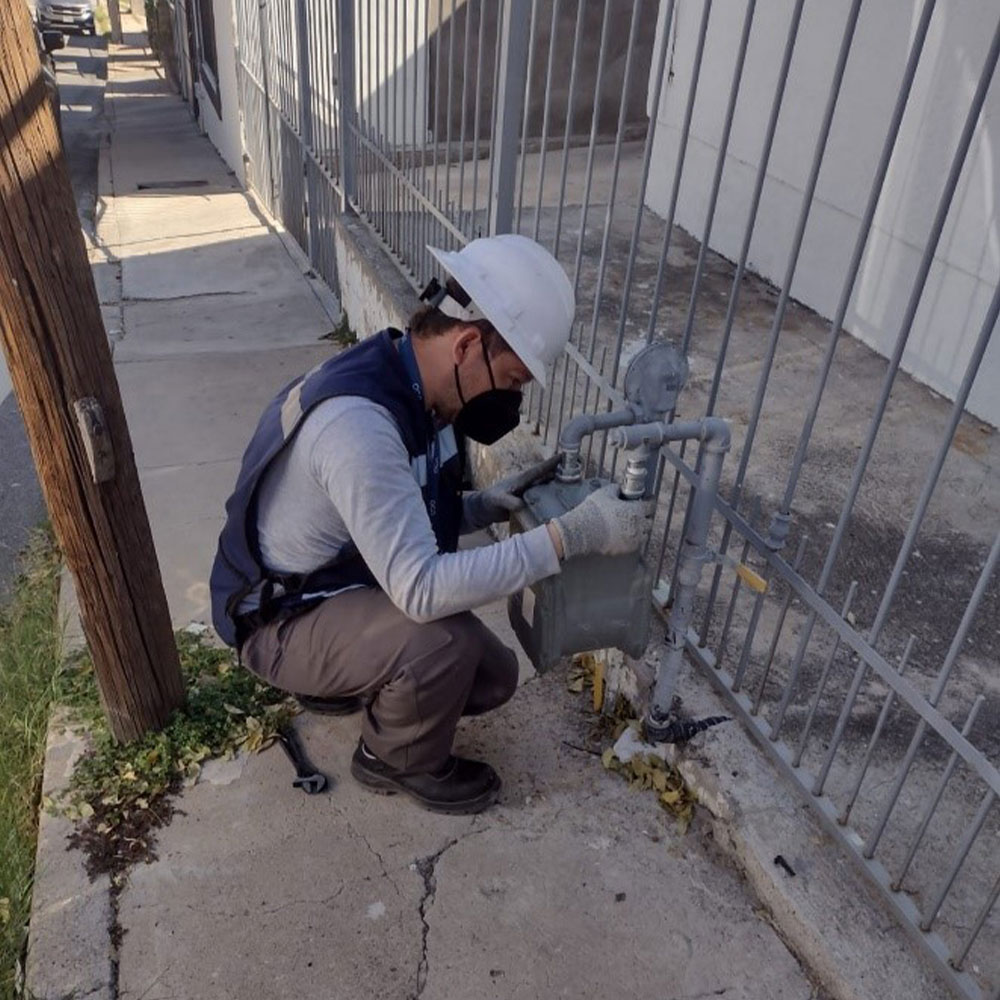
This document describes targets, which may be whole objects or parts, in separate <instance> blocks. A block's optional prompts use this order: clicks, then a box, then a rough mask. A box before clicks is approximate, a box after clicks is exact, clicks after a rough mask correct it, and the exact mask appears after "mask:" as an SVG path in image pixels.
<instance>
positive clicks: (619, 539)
mask: <svg viewBox="0 0 1000 1000" xmlns="http://www.w3.org/2000/svg"><path fill="white" fill-rule="evenodd" d="M652 515H653V506H652V503H651V502H650V501H648V500H622V499H621V498H620V497H619V495H618V484H617V483H608V484H607V486H602V487H601V488H600V489H599V490H596V491H595V492H594V493H591V494H590V496H588V497H587V499H586V500H584V501H583V503H581V504H579V505H578V506H576V507H574V508H573V509H572V510H568V511H566V513H565V514H562V515H560V516H559V517H556V518H553V519H552V522H551V523H552V524H553V525H555V528H556V530H557V531H558V532H559V537H560V538H561V539H562V547H563V558H564V559H572V558H573V557H574V556H582V555H588V554H593V555H604V556H617V555H622V554H623V553H625V552H635V551H637V550H638V549H639V548H641V546H642V544H643V542H645V540H646V536H647V535H648V534H649V527H650V522H651V520H652Z"/></svg>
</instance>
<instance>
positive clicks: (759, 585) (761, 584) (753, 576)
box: [733, 562, 767, 594]
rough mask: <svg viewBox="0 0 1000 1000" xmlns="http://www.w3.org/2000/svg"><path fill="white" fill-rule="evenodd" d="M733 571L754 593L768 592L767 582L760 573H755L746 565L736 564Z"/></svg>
mask: <svg viewBox="0 0 1000 1000" xmlns="http://www.w3.org/2000/svg"><path fill="white" fill-rule="evenodd" d="M733 569H735V570H736V575H737V576H738V577H739V578H740V579H741V580H742V581H743V582H744V583H745V584H746V585H747V586H748V587H749V588H750V589H751V590H753V591H756V593H758V594H763V593H766V591H767V580H765V579H764V577H762V576H761V575H760V573H757V572H755V571H754V570H752V569H751V568H750V567H749V566H747V565H746V563H741V562H738V563H735V564H734V566H733Z"/></svg>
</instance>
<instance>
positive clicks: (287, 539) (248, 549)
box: [211, 235, 648, 813]
mask: <svg viewBox="0 0 1000 1000" xmlns="http://www.w3.org/2000/svg"><path fill="white" fill-rule="evenodd" d="M431 252H432V253H433V254H434V256H435V257H436V258H437V260H438V261H439V262H440V263H441V264H442V266H443V267H444V268H445V270H446V271H447V272H448V273H449V274H450V275H451V277H450V278H449V280H448V282H447V285H446V286H445V287H443V288H442V287H440V286H437V284H436V282H434V283H432V285H431V286H429V288H428V291H427V292H425V294H424V298H426V299H429V304H428V305H426V306H425V307H424V308H422V309H421V310H420V311H418V312H417V313H416V315H415V316H414V317H413V318H412V320H411V322H410V327H409V329H408V330H407V331H406V332H405V333H401V332H399V331H398V330H392V329H389V330H383V331H382V332H381V333H379V334H377V335H375V336H373V337H371V338H369V339H367V340H364V341H362V342H361V343H359V344H357V345H355V346H354V347H352V348H351V349H349V350H347V351H345V352H343V353H342V354H339V355H337V356H335V357H333V358H331V359H330V360H328V361H326V362H325V363H323V364H322V365H320V366H319V367H318V368H315V369H314V370H313V371H311V372H309V373H308V374H306V375H304V376H302V377H301V378H299V379H297V380H296V381H294V382H293V383H292V384H291V385H289V386H288V387H287V388H285V389H284V390H282V392H281V393H279V395H278V396H277V397H276V398H275V399H274V400H273V401H272V402H271V404H270V405H269V406H268V407H267V409H266V410H265V411H264V414H263V416H262V417H261V420H260V423H259V424H258V426H257V430H256V431H255V433H254V435H253V438H252V439H251V441H250V444H249V446H248V448H247V451H246V454H245V455H244V457H243V465H242V468H241V470H240V474H239V478H238V480H237V483H236V488H235V491H234V493H233V495H232V496H231V497H230V499H229V501H228V502H227V505H226V512H227V521H226V525H225V527H224V529H223V531H222V535H221V538H220V540H219V550H218V553H217V555H216V559H215V565H214V567H213V570H212V578H211V587H212V608H213V618H214V622H215V627H216V629H217V630H218V632H219V634H220V635H221V636H222V638H223V639H224V640H225V641H226V642H228V643H229V644H230V645H233V646H236V647H237V648H238V649H239V650H240V654H241V657H242V660H243V662H244V663H245V665H246V666H247V667H248V668H249V669H250V670H252V671H253V672H254V673H255V674H257V675H258V676H259V677H261V678H262V679H263V680H264V681H266V682H267V683H268V684H272V685H275V686H277V687H279V688H282V689H284V690H286V691H289V692H294V693H295V694H296V695H298V696H299V697H300V700H302V701H303V703H304V704H305V705H306V707H314V708H317V709H325V710H327V711H330V712H338V711H343V712H347V711H351V710H353V709H357V708H362V709H363V712H364V716H363V719H362V724H361V739H360V741H359V743H358V746H357V749H356V750H355V752H354V757H353V759H352V761H351V773H352V774H353V776H354V777H355V778H356V779H357V780H358V781H359V782H360V783H361V784H362V785H365V786H367V787H368V788H371V789H373V790H376V791H382V792H404V793H406V794H408V795H410V796H412V797H413V798H414V799H416V801H417V802H419V803H420V804H421V805H423V806H425V807H426V808H428V809H432V810H436V811H440V812H449V813H471V812H477V811H479V810H481V809H483V808H485V807H486V806H488V805H489V804H490V803H492V802H493V801H494V800H495V799H496V797H497V794H498V792H499V790H500V778H499V777H498V776H497V773H496V772H495V771H494V770H493V768H492V767H491V766H490V765H489V764H486V763H483V762H480V761H475V760H467V759H464V758H461V757H455V756H453V755H452V753H451V747H452V740H453V737H454V734H455V728H456V725H457V724H458V720H459V718H460V717H461V716H463V715H478V714H480V713H482V712H487V711H489V710H490V709H493V708H497V707H498V706H499V705H502V704H503V703H504V702H506V701H507V700H508V699H509V698H510V697H511V696H512V695H513V693H514V689H515V687H516V684H517V674H518V666H517V658H516V656H515V654H514V652H513V651H512V650H511V649H508V648H507V647H506V646H504V645H503V643H501V642H500V640H499V639H498V638H497V637H496V636H495V635H494V634H493V633H492V632H491V631H490V630H489V629H488V628H486V626H485V625H483V623H482V622H481V621H480V620H479V619H478V618H476V617H475V615H473V614H472V613H471V609H472V608H475V607H478V606H480V605H484V604H488V603H489V602H491V601H495V600H498V599H500V598H504V597H506V596H508V595H509V594H512V593H514V592H516V591H518V590H521V589H522V588H524V587H526V586H528V585H530V584H532V583H535V582H536V581H538V580H540V579H542V578H544V577H547V576H551V575H552V574H555V573H558V572H559V571H560V561H561V560H563V559H567V558H571V557H573V556H576V555H580V554H583V553H588V552H601V553H608V554H613V553H618V552H625V551H630V550H632V549H635V548H637V547H638V545H639V543H640V540H641V538H642V537H643V534H644V532H645V529H646V523H645V520H646V517H647V516H648V510H647V509H646V507H645V505H643V504H636V503H630V502H626V501H622V500H619V499H617V496H616V495H614V494H611V493H609V492H607V491H599V492H598V493H595V494H594V495H593V496H591V497H590V498H589V499H588V500H587V501H586V502H584V503H583V504H581V505H580V506H579V507H578V508H576V509H575V510H573V511H571V512H569V513H567V514H565V515H564V516H562V517H560V518H558V519H556V520H554V521H552V522H550V523H548V524H544V525H541V526H539V527H537V528H535V529H533V530H531V531H528V532H526V533H523V534H518V535H516V536H514V537H512V538H509V539H507V540H506V541H502V542H498V543H497V544H494V545H490V546H486V547H482V548H473V549H469V550H466V551H461V552H459V551H456V549H457V546H458V539H459V535H460V534H462V533H463V532H470V531H475V530H477V529H480V528H483V527H485V526H486V525H488V524H491V523H494V522H498V521H501V520H504V519H506V518H507V516H508V514H509V513H510V511H511V510H514V509H517V508H518V507H520V506H521V505H522V503H523V501H522V500H521V498H520V494H521V493H522V492H523V491H524V489H526V488H527V486H528V485H530V484H531V483H532V482H535V481H539V480H541V479H543V478H545V477H548V476H551V474H552V470H553V468H554V463H553V462H551V461H550V462H546V463H543V464H542V465H540V466H537V467H535V468H534V469H529V470H528V471H527V472H525V473H521V474H519V475H515V476H512V477H510V478H508V479H504V480H502V481H500V482H498V483H496V484H495V485H494V486H492V487H491V488H489V489H486V490H482V491H480V492H471V493H463V492H462V484H463V479H464V461H465V455H464V438H466V437H468V438H471V439H473V440H474V441H481V442H483V443H484V444H492V443H493V442H494V441H496V440H497V439H498V438H500V437H502V436H503V435H504V434H507V433H508V432H509V431H511V430H512V429H513V428H514V427H515V426H516V425H517V423H518V420H519V410H520V405H521V389H522V387H523V386H524V385H525V384H526V383H527V382H529V381H530V380H531V379H532V378H536V379H538V380H539V381H544V379H545V376H546V370H547V368H548V367H549V366H550V365H551V364H552V363H553V362H554V361H555V360H556V358H557V357H558V356H559V355H560V354H561V352H562V350H563V348H564V347H565V346H566V342H567V340H568V338H569V333H570V327H571V324H572V321H573V313H574V302H573V291H572V288H571V286H570V283H569V281H568V280H567V278H566V275H565V273H564V272H563V270H562V268H561V266H560V265H559V264H558V262H557V261H556V260H555V259H554V258H553V257H552V256H551V255H550V254H549V253H548V251H547V250H545V249H543V248H542V247H541V246H540V245H539V244H537V243H535V242H533V241H532V240H529V239H527V238H525V237H522V236H514V235H505V236H496V237H490V238H487V239H479V240H474V241H473V242H471V243H470V244H469V245H468V246H466V247H465V249H463V250H462V251H461V252H459V253H452V252H444V251H440V250H432V251H431Z"/></svg>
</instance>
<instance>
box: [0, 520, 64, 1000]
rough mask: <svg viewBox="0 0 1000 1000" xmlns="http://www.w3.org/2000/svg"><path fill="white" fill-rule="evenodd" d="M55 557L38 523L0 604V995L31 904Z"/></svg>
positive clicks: (8, 983)
mask: <svg viewBox="0 0 1000 1000" xmlns="http://www.w3.org/2000/svg"><path fill="white" fill-rule="evenodd" d="M59 567H60V558H59V554H58V552H57V550H56V547H55V543H54V541H53V539H52V536H51V534H50V533H49V532H48V531H47V530H39V531H38V532H36V533H35V535H34V536H33V537H32V540H31V543H30V545H29V547H28V549H27V551H26V553H25V555H24V557H23V561H22V573H21V576H20V578H19V579H18V580H17V582H16V583H15V585H14V589H13V593H12V594H11V597H10V600H9V602H8V603H7V605H6V607H4V608H2V609H0V997H3V998H7V997H12V996H14V995H15V991H16V988H17V986H18V980H19V967H20V963H21V959H22V954H23V951H24V943H25V936H26V929H27V923H28V916H29V912H30V907H31V880H32V872H33V868H34V863H35V839H36V836H37V831H38V799H39V791H40V786H41V779H42V763H43V759H44V753H45V730H46V725H47V723H48V717H49V705H50V703H51V701H52V698H53V693H54V680H55V677H56V674H57V672H58V669H59V647H60V643H59V629H58V622H57V606H58V595H59Z"/></svg>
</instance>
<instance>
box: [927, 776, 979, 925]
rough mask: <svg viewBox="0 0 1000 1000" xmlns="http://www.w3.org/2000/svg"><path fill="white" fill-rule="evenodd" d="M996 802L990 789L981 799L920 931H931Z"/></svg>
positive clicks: (928, 908)
mask: <svg viewBox="0 0 1000 1000" xmlns="http://www.w3.org/2000/svg"><path fill="white" fill-rule="evenodd" d="M996 800H997V796H996V792H994V791H993V789H992V788H991V789H990V790H989V791H988V792H987V793H986V795H985V796H984V797H983V801H982V803H981V804H980V806H979V810H978V811H977V812H976V815H975V818H974V819H973V820H972V823H971V824H970V825H969V828H968V830H966V831H965V835H964V836H963V837H962V841H961V843H960V844H959V845H958V850H957V851H955V856H954V860H953V861H952V863H951V865H950V866H949V867H948V871H947V874H946V875H945V877H944V878H943V879H942V881H941V885H940V886H939V887H938V890H937V892H936V893H935V894H934V898H933V900H932V902H931V905H930V906H929V907H927V911H926V912H925V913H924V916H923V919H922V920H921V921H920V929H921V930H922V931H929V930H930V929H931V925H932V924H933V923H934V919H935V918H936V917H937V915H938V912H939V911H940V909H941V906H942V905H943V903H944V900H945V897H946V896H947V895H948V893H949V892H950V891H951V887H952V886H953V885H954V884H955V879H956V878H957V877H958V873H959V871H960V870H961V868H962V865H963V864H965V859H966V858H967V857H968V856H969V851H970V850H971V849H972V845H973V843H975V840H976V837H978V836H979V833H980V831H981V830H982V828H983V825H984V824H985V822H986V817H987V816H989V814H990V810H991V809H992V808H993V803H994V802H996Z"/></svg>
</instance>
